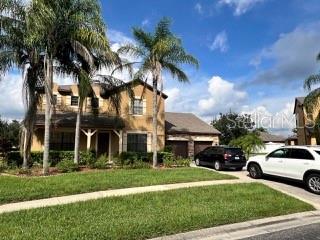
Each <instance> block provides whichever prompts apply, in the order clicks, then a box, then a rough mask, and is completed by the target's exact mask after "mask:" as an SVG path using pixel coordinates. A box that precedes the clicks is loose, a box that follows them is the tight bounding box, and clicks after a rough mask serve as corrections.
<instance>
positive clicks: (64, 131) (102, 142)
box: [32, 113, 124, 161]
mask: <svg viewBox="0 0 320 240" xmlns="http://www.w3.org/2000/svg"><path fill="white" fill-rule="evenodd" d="M52 119H53V120H52V130H51V139H50V149H51V150H57V151H73V150H74V141H75V124H76V114H70V113H68V114H55V115H54V116H53V118H52ZM123 127H124V123H123V120H122V119H121V118H119V117H114V116H105V115H99V116H94V115H83V116H82V118H81V132H80V151H95V152H96V153H97V155H98V156H100V155H102V154H105V155H107V156H108V157H109V160H110V161H111V157H112V155H114V154H117V153H121V152H122V151H123V136H124V134H123V130H122V129H123ZM43 136H44V116H43V115H38V116H37V121H36V129H35V132H34V139H33V145H32V151H42V150H43Z"/></svg>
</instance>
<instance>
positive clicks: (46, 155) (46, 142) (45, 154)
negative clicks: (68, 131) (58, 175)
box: [43, 56, 53, 175]
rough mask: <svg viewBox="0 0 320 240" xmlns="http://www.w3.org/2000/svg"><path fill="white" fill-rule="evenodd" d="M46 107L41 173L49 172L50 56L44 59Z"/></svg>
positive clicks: (51, 75)
mask: <svg viewBox="0 0 320 240" xmlns="http://www.w3.org/2000/svg"><path fill="white" fill-rule="evenodd" d="M45 71H46V86H45V97H46V109H45V126H44V149H43V174H44V175H48V174H49V151H50V125H51V113H52V112H51V91H52V85H53V60H52V58H51V56H50V57H49V58H48V59H47V61H46V69H45Z"/></svg>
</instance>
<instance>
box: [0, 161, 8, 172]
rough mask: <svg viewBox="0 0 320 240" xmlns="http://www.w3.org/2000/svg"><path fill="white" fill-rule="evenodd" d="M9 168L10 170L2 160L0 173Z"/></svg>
mask: <svg viewBox="0 0 320 240" xmlns="http://www.w3.org/2000/svg"><path fill="white" fill-rule="evenodd" d="M7 168H8V166H7V164H6V163H5V162H4V161H2V160H0V173H2V172H4V171H5V170H7Z"/></svg>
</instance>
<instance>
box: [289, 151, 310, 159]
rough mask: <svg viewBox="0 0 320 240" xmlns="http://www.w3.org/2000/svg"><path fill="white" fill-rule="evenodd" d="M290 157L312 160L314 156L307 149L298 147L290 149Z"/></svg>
mask: <svg viewBox="0 0 320 240" xmlns="http://www.w3.org/2000/svg"><path fill="white" fill-rule="evenodd" d="M290 158H294V159H307V160H314V157H313V156H312V154H311V153H310V152H309V151H308V150H306V149H300V148H293V149H291V153H290Z"/></svg>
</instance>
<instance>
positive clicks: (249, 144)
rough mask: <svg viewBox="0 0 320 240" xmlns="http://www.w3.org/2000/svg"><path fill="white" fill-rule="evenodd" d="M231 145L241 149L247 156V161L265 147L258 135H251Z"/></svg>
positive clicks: (235, 140)
mask: <svg viewBox="0 0 320 240" xmlns="http://www.w3.org/2000/svg"><path fill="white" fill-rule="evenodd" d="M229 145H231V146H234V147H240V148H241V149H242V150H243V151H244V153H245V154H246V157H247V159H248V158H249V157H250V156H251V155H252V153H255V152H257V151H259V149H260V148H262V147H264V143H263V141H262V140H261V139H260V138H259V135H258V134H257V133H249V134H247V135H245V136H241V137H239V138H237V139H233V140H232V141H231V142H230V143H229Z"/></svg>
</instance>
